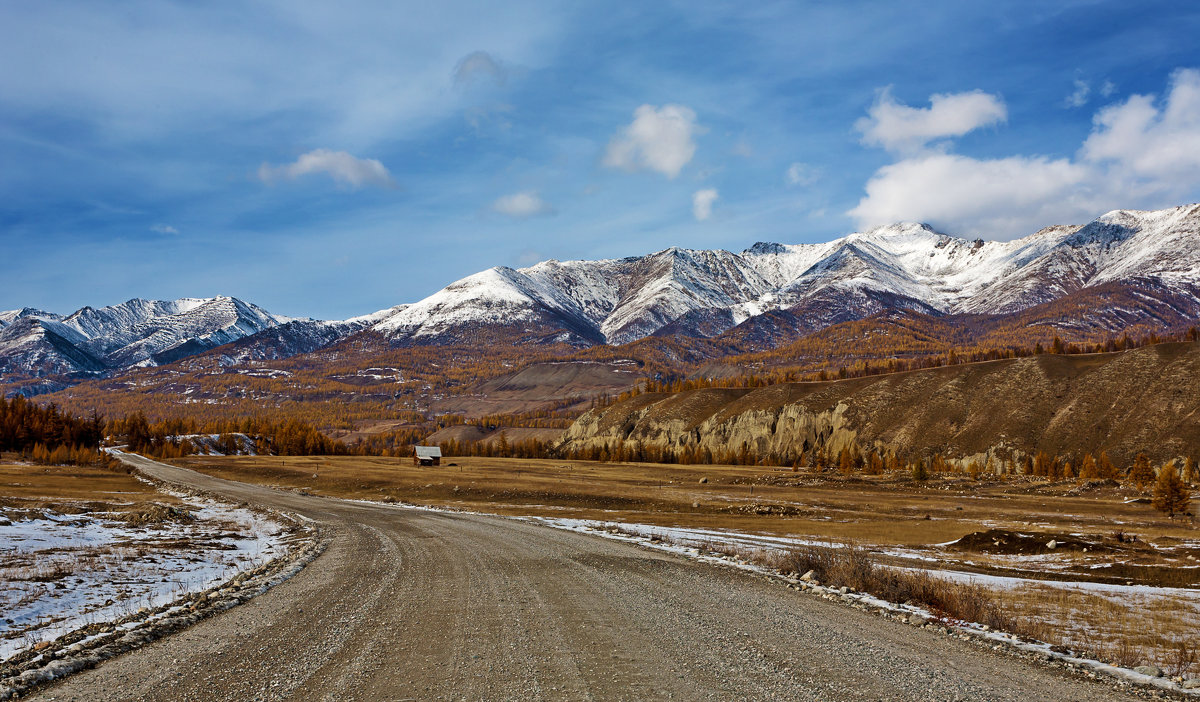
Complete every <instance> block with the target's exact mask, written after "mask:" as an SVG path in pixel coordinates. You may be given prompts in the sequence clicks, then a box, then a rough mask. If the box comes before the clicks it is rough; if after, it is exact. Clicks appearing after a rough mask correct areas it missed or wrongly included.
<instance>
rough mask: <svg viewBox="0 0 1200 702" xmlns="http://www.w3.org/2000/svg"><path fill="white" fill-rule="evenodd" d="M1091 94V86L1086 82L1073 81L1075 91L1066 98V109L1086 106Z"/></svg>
mask: <svg viewBox="0 0 1200 702" xmlns="http://www.w3.org/2000/svg"><path fill="white" fill-rule="evenodd" d="M1091 94H1092V85H1091V83H1088V82H1087V81H1086V80H1080V79H1078V78H1076V79H1075V90H1074V91H1073V92H1072V93H1071V94H1070V95H1068V96H1067V99H1066V105H1067V107H1083V106H1084V105H1086V104H1087V101H1088V96H1089V95H1091Z"/></svg>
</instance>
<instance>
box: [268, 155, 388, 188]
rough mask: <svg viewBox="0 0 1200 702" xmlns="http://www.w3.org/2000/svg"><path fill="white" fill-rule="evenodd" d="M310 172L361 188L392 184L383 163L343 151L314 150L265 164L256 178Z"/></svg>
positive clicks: (271, 179)
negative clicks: (278, 163) (298, 156)
mask: <svg viewBox="0 0 1200 702" xmlns="http://www.w3.org/2000/svg"><path fill="white" fill-rule="evenodd" d="M311 173H325V174H327V175H329V177H331V178H333V180H334V181H335V182H337V183H340V184H342V185H349V186H350V187H353V188H361V187H363V186H365V185H376V186H379V187H384V188H391V187H395V185H396V182H395V181H394V180H393V179H392V174H391V173H389V172H388V169H387V168H385V167H384V165H383V164H382V163H380V162H379V161H377V160H376V159H373V158H357V157H355V156H352V155H351V154H348V153H346V152H345V151H331V150H329V149H316V150H313V151H309V152H308V153H306V154H303V155H302V156H300V158H298V159H296V160H295V161H294V162H292V163H285V164H282V165H279V166H272V165H271V164H269V163H264V164H262V165H261V166H259V167H258V177H259V179H260V180H262V181H263V182H264V183H273V182H274V181H276V180H278V179H281V178H282V179H287V180H295V179H296V178H299V177H300V176H304V175H309V174H311Z"/></svg>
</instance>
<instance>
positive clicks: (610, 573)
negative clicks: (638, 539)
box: [35, 457, 1133, 702]
mask: <svg viewBox="0 0 1200 702" xmlns="http://www.w3.org/2000/svg"><path fill="white" fill-rule="evenodd" d="M129 460H130V461H131V462H136V463H137V465H138V466H139V467H140V468H141V469H142V470H144V471H145V472H146V473H148V474H150V475H152V476H154V477H157V478H159V479H162V480H166V481H169V482H174V483H180V484H184V485H187V486H191V487H194V488H199V489H203V490H209V491H212V492H216V493H219V494H223V495H225V496H228V497H229V498H232V499H235V500H246V501H249V502H253V503H259V504H263V505H267V506H271V507H278V508H282V509H286V510H289V511H292V512H295V513H299V514H302V515H304V516H306V517H308V518H310V519H313V520H316V521H317V522H319V523H320V524H321V525H322V528H323V530H324V532H325V534H326V535H327V536H328V537H329V538H330V544H329V547H328V548H327V549H326V551H325V553H324V554H323V555H321V556H320V557H319V558H317V560H315V561H314V562H313V563H312V564H310V565H309V566H308V567H307V568H305V569H304V570H303V571H301V573H300V574H299V575H297V576H296V577H295V578H293V579H291V580H289V581H288V582H286V583H283V584H282V585H279V586H278V587H275V588H274V589H272V590H270V591H269V592H267V593H265V594H264V595H261V596H260V597H257V598H255V599H254V600H251V601H250V602H249V603H247V604H245V605H242V606H240V607H236V608H234V609H232V610H229V611H227V612H225V613H223V614H220V615H217V616H215V617H213V618H211V619H207V620H205V621H203V622H201V623H199V624H197V625H195V626H193V627H191V628H189V629H186V630H184V631H182V632H180V633H178V634H175V635H172V636H169V637H167V638H165V639H162V640H160V641H158V642H156V643H153V644H150V645H148V646H146V647H144V648H142V649H139V650H137V651H134V652H132V653H129V654H126V655H124V656H120V657H118V658H116V659H113V660H111V661H108V662H107V663H105V664H103V665H101V666H100V667H99V668H97V669H94V670H90V671H86V672H83V673H80V674H78V675H75V676H73V677H70V678H68V679H67V680H65V681H63V682H61V683H59V684H57V685H54V686H52V687H49V688H46V689H44V690H42V691H41V692H40V694H39V695H38V696H36V697H35V699H55V700H89V701H94V700H129V699H136V700H204V701H209V700H281V699H293V700H351V699H352V700H410V699H411V700H429V699H436V700H483V699H487V700H517V699H519V700H526V699H570V700H574V699H601V700H614V699H627V700H647V699H679V700H740V699H756V700H758V699H781V700H793V699H794V700H865V699H888V700H1030V699H1047V700H1048V699H1053V700H1089V701H1093V702H1094V701H1095V700H1099V699H1126V698H1127V697H1126V696H1125V693H1122V692H1120V691H1118V690H1115V689H1114V688H1113V687H1112V686H1111V684H1110V685H1105V684H1103V683H1098V682H1090V681H1086V680H1079V679H1075V678H1071V677H1068V676H1067V675H1065V674H1062V673H1059V672H1057V671H1054V670H1051V669H1047V668H1043V667H1041V666H1038V665H1035V664H1029V663H1025V662H1022V661H1021V660H1018V659H1015V658H1013V657H1011V656H1004V655H998V654H994V653H991V652H989V651H987V650H984V649H981V648H979V647H977V646H976V645H973V644H970V643H967V642H963V641H959V640H956V639H950V638H949V637H945V636H942V635H938V634H936V633H934V632H932V631H929V630H918V629H915V628H913V627H910V626H907V625H905V624H901V623H898V622H893V621H891V620H885V619H881V618H877V617H874V616H871V615H869V614H865V613H862V612H859V611H856V610H853V609H850V608H848V607H844V606H841V605H838V604H834V603H830V602H826V601H824V600H821V599H818V598H815V597H812V596H809V595H806V594H802V593H799V592H797V591H793V590H789V589H787V588H785V587H782V586H780V585H779V584H777V583H774V582H770V581H768V580H766V579H765V578H762V577H759V576H754V575H751V574H746V573H742V572H738V571H735V570H732V569H728V568H721V567H714V566H712V565H706V564H701V563H695V562H691V561H689V560H687V559H684V558H681V557H675V556H671V555H667V554H660V553H655V552H652V551H648V550H645V549H641V548H638V547H636V546H632V545H628V544H623V543H619V542H614V541H610V540H605V539H602V538H599V537H594V536H589V535H584V534H576V533H571V532H564V531H558V530H554V529H550V528H547V527H541V526H537V525H533V524H526V523H522V522H515V521H512V520H506V519H501V518H493V517H484V516H474V515H459V514H447V513H435V512H426V511H420V510H411V509H403V508H397V507H389V506H385V505H370V504H362V503H354V502H347V501H342V500H335V499H329V498H319V497H306V496H303V495H298V494H295V493H288V492H281V491H275V490H270V489H267V488H262V487H257V486H251V485H243V484H240V483H232V482H227V481H223V480H218V479H215V478H210V477H207V476H204V475H200V474H198V473H194V472H192V471H189V470H186V469H182V468H176V467H172V466H167V465H164V464H160V463H155V462H153V461H149V460H146V459H141V458H137V457H130V458H129ZM1128 698H1129V699H1133V698H1132V697H1128Z"/></svg>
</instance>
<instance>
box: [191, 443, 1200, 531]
mask: <svg viewBox="0 0 1200 702" xmlns="http://www.w3.org/2000/svg"><path fill="white" fill-rule="evenodd" d="M443 460H444V462H445V463H455V464H457V465H445V464H444V465H442V466H441V467H436V468H419V467H415V466H413V465H412V463H411V461H410V460H408V459H397V458H360V457H276V456H270V457H244V456H243V457H191V458H186V459H180V460H178V461H176V462H177V463H179V464H180V465H184V466H187V467H191V468H195V469H198V470H201V471H203V472H205V473H209V474H212V475H217V476H220V477H225V478H230V479H234V480H242V481H247V482H254V483H260V484H265V485H278V486H284V487H292V488H302V489H307V490H309V491H311V492H314V493H318V494H326V495H331V496H337V497H351V498H358V499H375V500H379V499H384V498H389V497H390V498H392V499H396V500H403V501H407V502H412V503H415V504H427V505H449V506H453V507H460V508H463V509H473V510H481V511H488V512H497V513H500V514H522V515H543V516H560V517H575V518H584V519H610V520H616V521H628V522H640V523H646V524H655V525H662V526H689V527H703V528H721V529H737V530H742V531H751V532H756V533H766V534H776V535H790V536H802V537H811V538H817V539H836V540H855V541H860V542H865V543H871V544H877V545H883V546H913V547H918V546H927V545H930V544H937V543H945V542H947V541H952V540H954V539H957V538H959V537H961V536H963V535H964V534H967V533H970V532H973V531H977V530H980V529H986V528H988V527H991V526H996V527H1003V528H1010V529H1014V530H1021V531H1026V532H1030V531H1032V532H1038V531H1044V532H1047V533H1054V532H1059V531H1063V530H1071V531H1083V532H1094V533H1104V534H1108V533H1111V532H1114V531H1116V530H1124V531H1126V532H1132V533H1137V534H1138V535H1139V536H1140V538H1141V539H1142V540H1143V541H1146V540H1151V539H1157V538H1185V539H1187V538H1196V537H1197V532H1196V531H1195V530H1194V529H1193V528H1192V527H1191V525H1190V524H1185V523H1183V522H1182V521H1178V520H1177V521H1175V522H1171V521H1169V520H1167V519H1165V518H1163V517H1161V516H1160V515H1159V514H1158V513H1157V512H1155V511H1154V510H1153V509H1151V508H1150V507H1149V505H1144V504H1124V503H1123V499H1122V498H1123V496H1122V495H1121V494H1119V493H1117V492H1115V491H1113V490H1105V491H1099V492H1094V493H1090V494H1085V495H1080V496H1066V495H1064V494H1062V493H1065V492H1067V491H1068V490H1069V489H1070V488H1071V487H1073V486H1074V484H1073V483H1064V484H1059V485H1054V486H1049V485H1044V484H1039V483H1029V482H1018V481H1008V482H993V483H978V482H974V481H970V480H967V479H963V478H958V477H955V478H946V479H942V480H931V481H929V483H928V484H926V485H918V484H915V483H913V482H911V481H909V480H908V479H907V478H904V477H899V478H894V477H888V476H878V477H865V478H851V479H846V478H842V477H841V476H832V475H827V476H814V475H811V474H808V473H805V472H803V471H802V472H799V473H794V472H791V471H790V470H781V469H776V468H766V467H754V466H698V465H697V466H677V465H662V464H632V463H596V462H590V461H561V460H526V459H508V458H477V457H463V458H449V459H443ZM702 479H703V480H706V482H704V483H701V482H700V481H701V480H702ZM927 517H928V518H927Z"/></svg>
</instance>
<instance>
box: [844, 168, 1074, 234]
mask: <svg viewBox="0 0 1200 702" xmlns="http://www.w3.org/2000/svg"><path fill="white" fill-rule="evenodd" d="M1087 178H1088V170H1087V169H1086V168H1085V167H1082V166H1079V165H1077V164H1074V163H1072V162H1071V161H1070V160H1068V159H1058V160H1050V159H1045V158H1026V157H1023V156H1014V157H1011V158H1003V159H994V160H978V159H973V158H968V157H966V156H959V155H957V154H925V155H922V156H918V157H915V158H910V159H905V160H902V161H899V162H897V163H893V164H891V165H888V166H884V167H883V168H881V169H879V170H878V171H876V172H875V175H873V176H872V177H871V179H870V180H869V181H868V182H867V186H866V191H867V194H866V197H864V198H863V199H862V200H861V201H860V202H859V203H858V206H857V207H855V208H854V209H852V210H850V212H849V213H848V214H849V215H850V216H851V217H853V218H854V219H855V220H856V221H857V222H858V223H859V225H860V226H861V227H862V228H864V229H865V228H867V227H870V226H874V225H879V224H890V223H892V222H897V221H905V220H907V221H921V222H932V223H937V224H942V225H943V226H946V225H949V224H954V225H955V227H954V229H955V231H953V233H960V234H964V235H966V234H970V235H987V236H996V235H998V234H1000V235H1019V234H1031V233H1033V231H1034V230H1035V229H1036V228H1037V227H1040V226H1042V225H1045V224H1051V223H1062V222H1061V221H1060V217H1061V216H1063V213H1064V212H1067V213H1069V214H1070V216H1072V217H1079V216H1088V215H1091V214H1094V210H1093V209H1092V207H1093V205H1094V203H1091V202H1086V201H1085V202H1080V203H1074V206H1072V197H1073V189H1074V188H1075V187H1076V186H1078V185H1080V184H1082V183H1084V182H1085V181H1086V180H1087ZM1031 223H1037V224H1036V225H1035V229H1026V228H1027V227H1028V226H1030V224H1031ZM964 230H965V231H964Z"/></svg>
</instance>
